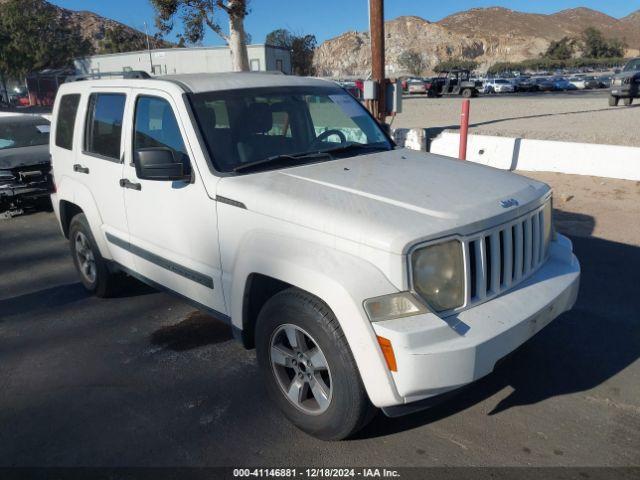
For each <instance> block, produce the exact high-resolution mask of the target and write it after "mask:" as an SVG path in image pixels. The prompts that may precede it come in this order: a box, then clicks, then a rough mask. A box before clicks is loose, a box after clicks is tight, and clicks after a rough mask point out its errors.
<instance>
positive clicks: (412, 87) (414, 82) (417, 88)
mask: <svg viewBox="0 0 640 480" xmlns="http://www.w3.org/2000/svg"><path fill="white" fill-rule="evenodd" d="M407 92H408V93H409V95H413V94H425V93H427V85H426V83H425V81H424V80H422V79H421V78H412V79H411V80H409V81H408V82H407Z"/></svg>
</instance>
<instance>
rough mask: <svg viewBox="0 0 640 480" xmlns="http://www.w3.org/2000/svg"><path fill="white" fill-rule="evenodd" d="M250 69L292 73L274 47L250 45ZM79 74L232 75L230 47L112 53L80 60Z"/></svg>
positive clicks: (285, 53)
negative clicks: (134, 71) (135, 72)
mask: <svg viewBox="0 0 640 480" xmlns="http://www.w3.org/2000/svg"><path fill="white" fill-rule="evenodd" d="M247 51H248V54H249V67H250V69H251V70H253V71H281V72H283V73H287V74H290V73H291V52H289V50H287V49H285V48H282V47H274V46H272V45H248V46H247ZM74 64H75V68H76V73H77V74H79V75H84V74H91V73H94V74H97V73H107V72H112V73H113V72H122V71H130V70H137V71H145V72H147V73H149V74H151V75H156V76H159V75H173V74H181V73H218V72H229V71H231V51H230V50H229V47H225V46H223V47H195V48H164V49H158V50H151V51H148V50H142V51H138V52H126V53H111V54H105V55H93V56H91V57H86V58H79V59H76V60H75V61H74Z"/></svg>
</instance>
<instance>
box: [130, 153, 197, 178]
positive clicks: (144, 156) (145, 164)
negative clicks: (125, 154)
mask: <svg viewBox="0 0 640 480" xmlns="http://www.w3.org/2000/svg"><path fill="white" fill-rule="evenodd" d="M133 162H134V165H135V167H136V175H137V176H138V178H139V179H141V180H158V181H173V180H188V179H189V178H190V175H185V172H184V165H183V163H182V162H177V161H176V159H175V157H174V153H173V151H172V150H170V149H168V148H164V147H157V148H140V149H138V150H136V151H135V152H134V155H133Z"/></svg>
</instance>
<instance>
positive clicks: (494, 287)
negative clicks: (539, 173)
mask: <svg viewBox="0 0 640 480" xmlns="http://www.w3.org/2000/svg"><path fill="white" fill-rule="evenodd" d="M544 230H545V226H544V215H543V211H542V208H540V209H537V210H536V211H534V212H531V213H528V214H526V215H524V216H523V217H520V218H518V219H516V220H514V221H511V222H509V223H506V224H504V225H500V226H499V227H496V228H494V229H491V230H488V231H485V232H482V233H480V234H478V235H475V236H473V237H471V238H469V239H468V240H467V241H466V242H467V244H468V245H467V246H466V251H468V252H469V254H468V255H467V259H466V261H467V263H468V264H467V272H469V276H468V278H467V284H468V288H467V305H466V306H467V307H468V306H471V305H473V304H475V303H479V302H482V301H484V300H486V299H487V298H490V297H494V296H496V295H499V294H500V293H502V292H503V291H505V290H507V289H509V288H511V287H513V286H514V285H516V284H517V283H519V282H521V281H523V280H525V279H526V278H528V277H529V276H531V275H532V274H533V273H534V272H535V271H536V270H537V269H538V267H539V266H540V265H541V264H542V263H543V262H544V260H545V257H546V248H545V245H544Z"/></svg>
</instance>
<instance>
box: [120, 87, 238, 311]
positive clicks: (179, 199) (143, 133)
mask: <svg viewBox="0 0 640 480" xmlns="http://www.w3.org/2000/svg"><path fill="white" fill-rule="evenodd" d="M133 101H134V108H133V109H132V121H131V122H130V124H131V126H132V128H131V129H130V130H129V138H128V141H127V145H128V148H127V149H126V154H125V155H126V161H125V170H124V176H123V187H124V191H125V194H124V196H125V207H126V212H127V221H128V225H129V233H130V243H131V251H132V253H133V255H134V263H135V270H136V272H137V273H139V274H140V275H142V276H143V277H145V278H147V279H149V280H152V281H153V282H156V283H158V284H160V285H161V286H163V287H165V288H168V289H169V290H172V291H174V292H177V293H178V294H180V295H183V296H185V297H187V298H189V299H191V300H193V301H195V302H197V303H199V304H201V305H204V306H205V307H207V308H209V309H213V310H216V311H217V312H221V313H223V314H226V313H227V311H226V307H225V304H224V297H223V295H222V285H221V283H220V279H221V269H220V253H219V246H218V232H217V213H216V212H217V210H216V208H215V204H214V202H213V200H211V199H210V198H209V196H208V195H207V192H206V190H205V187H204V185H203V182H202V178H201V176H200V172H199V171H198V168H197V165H196V164H195V162H194V161H193V160H192V159H193V158H194V155H193V151H192V149H191V145H189V142H188V141H187V138H188V137H187V135H185V129H184V125H185V124H187V122H188V117H187V113H186V110H184V105H183V106H182V108H183V111H182V112H181V111H180V109H179V108H178V105H176V103H175V102H174V100H173V99H172V98H171V96H169V95H167V94H165V93H162V92H159V91H156V90H149V91H141V90H139V91H136V94H135V95H134V99H133ZM181 113H182V114H181ZM154 148H158V149H169V150H170V151H171V152H172V153H173V156H174V159H176V161H178V162H182V163H183V171H184V172H185V174H186V175H187V177H186V178H185V179H184V180H145V179H141V178H138V176H137V174H136V168H135V164H134V158H135V157H134V155H135V152H136V150H138V149H154ZM127 182H128V183H127Z"/></svg>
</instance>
